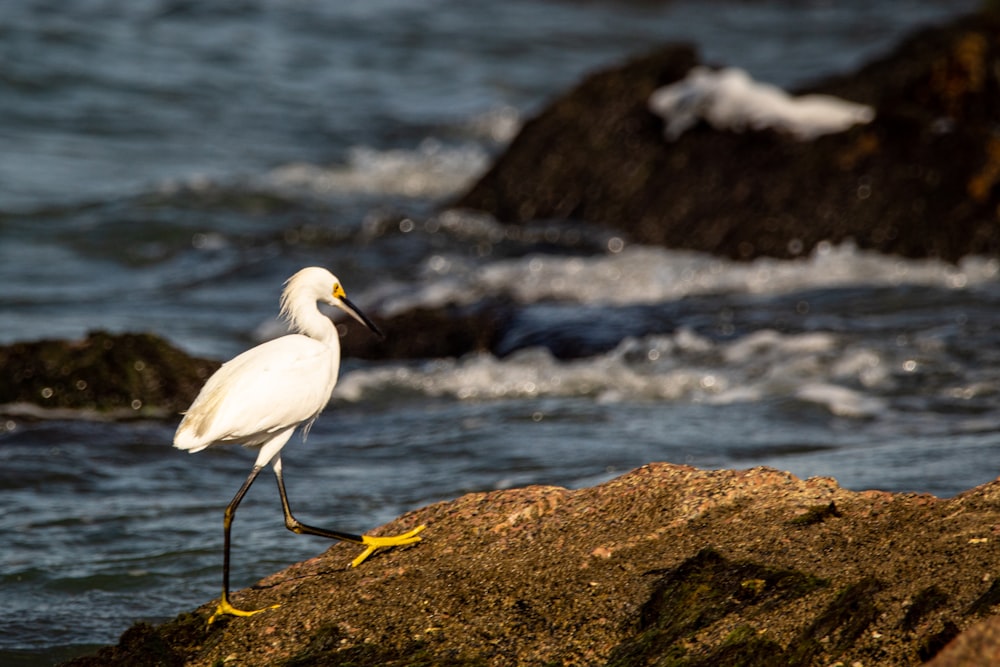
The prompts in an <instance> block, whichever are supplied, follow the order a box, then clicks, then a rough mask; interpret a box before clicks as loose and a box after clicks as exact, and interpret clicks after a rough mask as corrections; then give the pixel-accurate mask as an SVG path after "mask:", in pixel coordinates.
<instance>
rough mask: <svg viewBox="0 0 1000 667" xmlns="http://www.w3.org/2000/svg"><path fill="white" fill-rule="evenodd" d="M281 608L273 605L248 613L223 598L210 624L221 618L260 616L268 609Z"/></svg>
mask: <svg viewBox="0 0 1000 667" xmlns="http://www.w3.org/2000/svg"><path fill="white" fill-rule="evenodd" d="M280 606H281V605H280V604H272V605H271V606H270V607H264V608H263V609H253V610H249V611H248V610H244V609H237V608H236V607H234V606H233V605H231V604H229V600H228V599H227V598H226V597H223V598H222V600H220V601H219V606H218V607H216V608H215V612H214V613H213V614H212V615H211V616H210V617H209V619H208V624H209V625H212V623H215V621H216V619H217V618H219V617H220V616H253V615H254V614H259V613H260V612H262V611H267V610H268V609H277V608H278V607H280Z"/></svg>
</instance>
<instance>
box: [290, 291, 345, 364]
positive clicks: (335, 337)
mask: <svg viewBox="0 0 1000 667" xmlns="http://www.w3.org/2000/svg"><path fill="white" fill-rule="evenodd" d="M289 312H290V313H291V317H290V318H289V324H290V325H291V328H292V329H293V330H295V331H298V332H299V333H302V334H305V335H306V336H309V337H310V338H314V339H316V340H318V341H320V342H321V343H325V344H326V345H328V346H329V347H332V348H334V349H335V350H336V351H337V352H338V353H339V352H340V335H339V334H338V333H337V327H336V326H335V325H334V323H333V322H332V321H331V320H330V318H329V317H327V316H326V315H324V314H323V313H321V312H320V310H319V307H318V306H317V305H316V302H315V301H313V302H311V303H305V302H304V303H302V304H294V305H293V307H292V308H291V309H290V310H289Z"/></svg>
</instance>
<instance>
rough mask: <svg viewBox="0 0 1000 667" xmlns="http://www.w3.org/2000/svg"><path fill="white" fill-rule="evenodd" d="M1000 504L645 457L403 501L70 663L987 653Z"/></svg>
mask: <svg viewBox="0 0 1000 667" xmlns="http://www.w3.org/2000/svg"><path fill="white" fill-rule="evenodd" d="M998 519H1000V483H998V482H993V483H990V484H986V485H984V486H981V487H978V488H976V489H973V490H971V491H968V492H966V493H964V494H962V495H960V496H957V497H955V498H951V499H947V500H942V499H938V498H935V497H932V496H928V495H917V494H890V493H884V492H879V491H866V492H853V491H847V490H845V489H842V488H840V487H839V486H838V485H837V483H836V482H835V481H834V480H832V479H829V478H813V479H808V480H802V479H798V478H796V477H794V476H792V475H791V474H789V473H785V472H779V471H776V470H772V469H768V468H756V469H752V470H747V471H733V470H720V471H704V470H697V469H694V468H690V467H686V466H676V465H668V464H651V465H647V466H644V467H642V468H639V469H637V470H635V471H633V472H631V473H629V474H626V475H623V476H622V477H619V478H617V479H614V480H611V481H609V482H607V483H605V484H602V485H600V486H597V487H593V488H587V489H580V490H575V491H570V490H566V489H563V488H556V487H528V488H523V489H514V490H508V491H495V492H490V493H473V494H469V495H466V496H463V497H461V498H458V499H457V500H454V501H450V502H443V503H439V504H436V505H432V506H430V507H426V508H423V509H420V510H417V511H414V512H412V513H409V514H407V515H405V516H403V517H400V518H399V519H398V520H397V521H395V522H393V523H392V524H391V525H388V526H385V527H383V530H384V531H386V532H398V531H402V530H405V529H408V528H412V527H413V526H416V525H418V524H420V523H425V524H427V529H426V531H425V533H424V535H425V539H424V541H423V542H421V543H419V544H417V545H414V546H412V547H406V548H401V549H396V550H394V551H389V552H384V553H382V554H379V555H377V556H376V557H374V558H371V559H370V560H369V561H368V562H366V563H364V564H363V565H362V566H361V567H360V568H356V569H352V568H350V567H349V563H350V560H351V558H352V557H353V556H354V555H356V551H357V548H356V547H354V546H351V545H346V544H337V545H334V546H332V547H331V548H330V549H329V550H327V551H326V553H324V554H322V555H321V556H318V557H317V558H313V559H311V560H308V561H305V562H302V563H299V564H297V565H294V566H292V567H290V568H288V569H287V570H284V571H282V572H279V573H276V574H273V575H271V576H269V577H267V578H266V579H264V580H262V581H261V582H260V583H259V584H257V585H256V586H254V587H253V588H252V589H250V590H245V591H240V592H239V593H237V594H236V601H237V602H238V603H240V604H243V605H245V606H249V607H261V606H265V605H272V604H276V603H278V604H281V606H280V607H279V608H277V609H274V610H270V611H267V612H264V613H261V614H258V615H256V616H253V617H251V618H232V619H226V620H224V621H222V622H218V623H216V624H215V625H213V626H211V627H207V626H206V623H205V622H206V620H207V618H208V615H209V614H210V613H211V611H212V608H213V604H206V605H205V606H204V607H202V608H200V609H198V610H196V611H195V612H194V613H191V614H184V615H181V616H179V617H178V618H176V619H175V620H173V621H170V622H168V623H165V624H163V625H161V626H158V627H153V626H150V625H145V624H137V625H135V626H134V627H132V628H131V629H129V630H128V631H127V632H126V633H125V634H124V635H123V636H122V639H121V643H120V644H119V645H118V646H116V647H109V648H105V649H102V650H101V651H100V652H99V653H98V654H97V655H96V656H94V657H91V658H81V659H78V660H75V661H73V662H71V663H69V664H71V665H74V666H75V667H85V666H89V665H154V664H155V665H192V666H195V665H205V666H208V665H220V664H238V665H376V664H377V665H544V664H565V665H623V666H624V665H629V666H634V665H689V666H692V665H705V666H708V665H712V666H716V667H718V666H724V665H762V666H763V665H768V666H771V665H776V664H783V665H834V664H840V665H866V666H867V665H918V664H921V663H924V662H925V661H928V660H932V662H931V663H930V664H932V665H936V666H941V665H983V664H994V663H995V660H996V659H997V658H1000V640H998V638H997V623H996V618H993V617H992V615H993V614H994V613H995V612H996V611H997V605H998V604H1000V581H998V579H997V575H998V573H1000V538H998V531H1000V523H998ZM963 631H964V632H963ZM956 637H957V639H956ZM984 661H985V662H984Z"/></svg>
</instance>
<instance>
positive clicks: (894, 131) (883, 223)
mask: <svg viewBox="0 0 1000 667" xmlns="http://www.w3.org/2000/svg"><path fill="white" fill-rule="evenodd" d="M695 64H698V59H697V56H696V54H695V52H694V50H693V48H691V47H688V46H677V45H675V46H668V47H665V48H663V49H660V50H659V51H656V52H654V53H652V54H650V55H647V56H645V57H641V58H638V59H635V60H633V61H630V62H628V63H625V64H624V65H622V66H621V67H617V68H613V69H609V70H606V71H603V72H599V73H596V74H594V75H592V76H590V77H588V78H587V79H586V80H585V81H583V82H582V83H581V84H580V85H579V86H577V87H576V88H574V89H573V90H571V91H570V92H568V93H566V94H565V95H563V96H561V97H559V98H558V99H556V100H555V101H554V102H552V104H550V105H549V106H548V108H546V109H545V110H544V111H542V112H541V113H540V114H539V115H538V116H537V117H536V118H534V119H533V120H531V121H529V122H527V123H526V124H525V125H524V127H523V128H522V130H521V132H520V134H519V135H518V136H517V137H516V138H515V139H514V141H513V142H512V143H511V145H510V147H509V148H508V150H507V151H506V152H505V153H504V154H503V155H501V156H500V158H499V159H498V160H497V161H496V163H495V164H494V165H493V167H492V168H491V169H490V170H489V171H488V172H487V173H486V174H485V175H484V176H483V177H482V178H481V179H480V180H479V181H478V182H477V183H476V184H475V185H474V186H472V188H471V189H470V190H469V191H468V192H467V193H466V194H464V195H463V196H462V197H460V198H459V199H458V200H457V201H456V202H454V205H455V206H457V207H461V208H472V209H480V210H484V211H487V212H489V213H491V214H493V215H494V216H496V217H497V218H498V219H500V220H502V221H506V222H525V221H528V220H533V219H546V218H564V219H578V220H584V221H588V222H592V223H602V224H606V225H609V226H612V227H615V228H618V229H620V230H622V231H624V232H625V233H626V234H627V236H628V237H629V238H630V239H631V240H632V241H634V242H637V243H647V244H662V245H665V246H669V247H673V248H685V249H693V250H700V251H705V252H710V253H715V254H719V255H724V256H727V257H731V258H735V259H752V258H755V257H759V256H762V255H767V256H774V257H783V258H787V257H794V256H797V255H800V254H803V253H809V251H810V250H812V248H814V247H815V245H816V244H817V243H819V242H821V241H830V242H833V243H839V242H843V241H847V240H853V241H854V242H855V243H856V244H857V245H858V246H859V247H862V248H866V249H874V250H879V251H881V252H885V253H892V254H898V255H903V256H907V257H915V258H920V257H938V258H941V259H945V260H957V259H959V258H961V257H962V256H964V255H967V254H986V255H996V254H998V253H1000V188H998V187H997V185H998V183H1000V133H998V128H997V122H998V119H1000V19H998V18H997V16H996V15H993V14H980V15H975V16H972V17H967V18H964V19H961V20H958V21H955V22H953V23H952V24H950V25H947V26H944V27H940V28H932V29H927V30H924V31H922V32H919V33H918V34H915V35H913V36H912V37H910V38H908V39H907V40H905V41H904V42H903V43H902V44H901V45H900V46H899V47H898V48H897V49H896V50H895V51H894V52H893V53H891V54H889V55H888V56H886V57H885V58H882V59H879V60H877V61H876V62H873V63H871V64H869V65H867V66H865V67H863V68H861V69H860V70H859V71H857V72H856V73H853V74H850V75H847V76H839V77H833V78H830V79H828V80H826V81H824V82H821V83H818V84H817V85H815V86H811V87H810V88H809V89H808V90H800V91H796V92H797V93H806V92H818V93H827V94H833V95H837V96H840V97H843V98H845V99H848V100H851V101H855V102H861V103H866V104H870V105H872V106H874V107H875V109H876V111H877V116H876V119H875V120H874V121H873V122H872V123H871V124H869V125H861V126H856V127H855V128H853V129H852V130H850V131H847V132H843V133H839V134H833V135H827V136H824V137H820V138H818V139H816V140H814V141H808V142H799V141H796V140H795V139H793V138H791V137H789V136H786V135H783V134H781V133H778V132H775V131H771V130H764V131H756V132H744V133H735V132H722V131H716V130H714V129H712V128H710V127H709V126H708V125H706V124H701V125H698V126H697V127H695V128H693V129H692V130H689V131H688V132H686V133H685V134H683V135H681V136H680V137H679V138H678V139H677V141H675V142H668V141H667V140H666V139H664V137H663V132H662V128H663V124H662V121H661V119H660V118H658V117H656V116H654V115H653V114H652V113H651V112H650V111H649V110H648V108H647V102H648V99H649V96H650V94H651V93H652V92H653V91H654V90H655V89H656V88H658V87H660V86H663V85H666V84H669V83H672V82H675V81H677V80H679V79H681V78H683V77H684V76H685V74H686V73H687V71H688V70H689V69H690V68H691V67H692V66H694V65H695ZM736 64H737V65H738V63H736Z"/></svg>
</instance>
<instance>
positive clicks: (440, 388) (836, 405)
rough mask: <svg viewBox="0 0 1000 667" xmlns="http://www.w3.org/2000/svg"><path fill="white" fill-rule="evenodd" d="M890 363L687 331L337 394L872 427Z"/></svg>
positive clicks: (413, 368)
mask: <svg viewBox="0 0 1000 667" xmlns="http://www.w3.org/2000/svg"><path fill="white" fill-rule="evenodd" d="M894 354H900V353H897V352H894V351H893V350H892V348H891V347H889V348H887V349H885V350H876V349H871V348H867V347H863V346H861V347H859V346H858V344H857V343H852V342H850V341H849V339H847V338H844V339H841V338H840V337H838V336H837V335H835V334H830V333H820V334H816V333H806V334H781V333H778V332H776V331H769V330H764V331H757V332H754V333H752V334H749V335H748V336H746V337H743V338H740V339H736V340H733V341H726V342H714V341H712V340H710V339H707V338H704V337H702V336H699V335H698V334H696V333H694V332H692V331H690V330H685V329H681V330H679V331H677V332H674V333H673V334H670V335H653V336H646V337H643V338H628V339H626V340H624V341H622V342H621V344H619V345H618V347H616V348H615V349H614V350H612V351H610V352H608V353H606V354H603V355H599V356H595V357H590V358H586V359H576V360H571V361H562V360H558V359H555V358H554V357H552V355H550V354H549V353H548V351H546V350H544V349H541V348H533V349H528V350H522V351H520V352H518V353H516V354H513V355H511V356H509V357H507V358H505V359H502V360H501V359H497V358H496V357H493V356H492V355H489V354H482V353H481V354H474V355H469V356H466V357H463V358H461V359H442V360H434V361H428V362H424V363H421V364H418V365H413V364H406V365H395V364H393V365H383V366H379V367H374V368H367V369H362V370H355V371H352V372H350V373H347V374H346V375H345V376H344V377H343V378H342V379H341V382H340V384H339V385H338V386H337V389H336V391H335V394H334V395H335V397H336V398H338V399H340V400H345V401H360V400H364V399H365V397H366V396H371V395H375V394H384V393H393V394H396V395H398V394H400V393H403V394H406V393H410V394H416V395H420V396H432V397H448V398H453V399H458V400H474V401H492V400H504V399H525V398H532V399H534V398H540V397H564V398H565V397H590V398H593V399H594V400H597V401H599V402H604V403H615V402H623V401H672V402H673V401H677V402H690V403H710V404H718V405H725V404H733V403H746V402H757V401H765V400H773V399H778V400H782V401H784V400H795V401H801V402H805V403H809V404H813V405H816V406H819V407H821V408H823V409H826V410H828V411H829V412H830V413H831V414H832V415H836V416H841V417H848V418H871V417H876V416H878V415H879V414H881V413H883V412H884V411H885V410H886V409H887V406H886V402H885V400H884V399H883V398H881V395H883V393H884V392H886V391H890V390H891V389H892V388H893V387H894V386H895V385H894V380H893V378H892V376H891V373H889V372H886V373H884V374H882V375H881V376H880V377H878V378H876V377H873V376H871V375H868V373H869V370H870V368H871V367H872V366H882V367H883V368H886V369H888V368H890V367H895V368H897V369H901V368H902V365H903V362H902V361H901V360H900V359H896V358H895V357H894V356H893V355H894ZM858 359H867V362H866V363H861V364H858V363H857V360H858Z"/></svg>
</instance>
